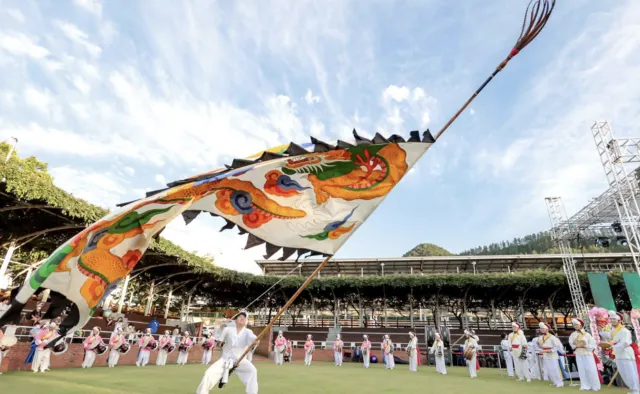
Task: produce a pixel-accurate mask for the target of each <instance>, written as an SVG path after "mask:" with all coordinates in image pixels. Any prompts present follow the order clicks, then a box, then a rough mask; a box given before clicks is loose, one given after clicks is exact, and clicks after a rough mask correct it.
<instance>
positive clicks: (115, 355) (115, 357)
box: [107, 327, 128, 368]
mask: <svg viewBox="0 0 640 394" xmlns="http://www.w3.org/2000/svg"><path fill="white" fill-rule="evenodd" d="M124 343H127V338H126V337H125V336H124V334H123V333H122V327H116V331H115V335H113V336H112V337H111V339H110V340H109V346H110V347H111V351H110V352H109V359H108V360H107V362H108V364H109V368H113V367H115V366H116V365H118V361H119V360H120V351H119V350H118V349H119V348H120V346H122V344H124ZM127 345H128V344H127Z"/></svg>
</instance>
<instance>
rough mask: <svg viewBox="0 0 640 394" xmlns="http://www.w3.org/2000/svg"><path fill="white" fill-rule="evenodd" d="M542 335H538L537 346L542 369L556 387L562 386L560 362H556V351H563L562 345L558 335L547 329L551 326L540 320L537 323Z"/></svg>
mask: <svg viewBox="0 0 640 394" xmlns="http://www.w3.org/2000/svg"><path fill="white" fill-rule="evenodd" d="M538 326H539V327H540V332H541V333H542V335H540V337H538V346H539V347H540V348H542V360H543V363H544V369H545V371H546V373H547V375H548V376H549V380H551V382H552V383H553V385H554V386H556V387H562V386H564V381H563V380H562V375H561V374H560V364H558V351H560V352H563V349H564V348H563V346H562V343H561V342H560V340H559V339H558V337H556V336H555V335H553V334H551V333H550V332H549V330H551V327H550V326H549V325H548V324H547V323H545V322H540V324H539V325H538Z"/></svg>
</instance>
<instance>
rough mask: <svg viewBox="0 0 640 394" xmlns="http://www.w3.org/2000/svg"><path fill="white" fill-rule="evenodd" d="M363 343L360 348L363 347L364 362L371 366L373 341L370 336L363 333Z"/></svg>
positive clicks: (365, 365) (365, 364) (366, 365)
mask: <svg viewBox="0 0 640 394" xmlns="http://www.w3.org/2000/svg"><path fill="white" fill-rule="evenodd" d="M362 338H363V339H364V340H363V341H362V345H360V348H361V349H362V362H363V364H364V367H365V368H369V363H370V362H371V341H369V337H368V336H367V335H363V336H362Z"/></svg>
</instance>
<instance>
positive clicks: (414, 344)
mask: <svg viewBox="0 0 640 394" xmlns="http://www.w3.org/2000/svg"><path fill="white" fill-rule="evenodd" d="M407 355H408V356H409V371H411V372H417V371H418V338H416V334H414V333H413V332H412V331H409V343H408V344H407Z"/></svg>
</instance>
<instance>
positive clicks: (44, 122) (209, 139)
mask: <svg viewBox="0 0 640 394" xmlns="http://www.w3.org/2000/svg"><path fill="white" fill-rule="evenodd" d="M527 3H528V1H526V0H522V1H519V0H518V1H516V0H503V1H498V0H496V1H492V2H486V1H480V0H469V1H464V2H450V1H435V0H434V1H429V0H420V1H418V0H415V1H410V0H406V1H393V0H385V1H382V0H379V1H378V0H370V1H364V0H353V1H330V0H323V1H306V0H296V1H266V0H260V1H244V2H236V1H211V2H207V1H204V0H202V1H181V2H174V1H153V2H151V1H124V0H122V1H109V2H100V1H97V0H74V1H69V2H64V1H48V2H47V1H37V2H36V1H7V0H4V1H2V2H1V3H0V73H1V75H2V76H3V78H0V140H4V139H6V138H8V137H10V136H15V137H17V138H19V140H20V142H19V150H20V152H21V154H23V155H31V154H33V155H36V156H38V157H39V158H41V159H42V160H45V161H47V162H49V163H50V170H51V172H52V173H53V174H54V176H55V177H56V183H57V184H58V185H59V186H61V187H63V188H65V189H66V190H69V191H71V192H73V193H74V194H75V195H77V196H79V197H82V198H85V199H87V200H89V201H91V202H93V203H96V204H99V205H102V206H105V207H113V206H114V205H115V204H116V203H118V202H123V201H128V200H130V199H134V198H138V197H141V196H142V195H143V194H144V191H145V190H153V189H157V188H159V187H161V186H162V185H163V184H164V182H165V181H172V180H176V179H180V178H184V177H186V176H189V175H193V174H196V173H199V172H203V171H206V170H209V169H212V168H215V167H218V166H220V165H221V164H224V163H229V162H230V161H231V159H232V158H233V157H243V156H247V155H249V154H252V153H255V152H256V151H259V150H261V149H264V148H267V147H269V146H274V145H277V144H280V143H285V142H288V141H290V140H294V141H307V140H308V137H309V136H310V135H313V136H315V137H317V138H320V139H327V140H333V139H336V138H339V137H343V138H345V137H348V136H349V135H350V131H351V129H353V128H354V127H355V128H357V129H358V130H359V132H360V133H361V134H363V135H368V136H372V135H373V134H374V133H375V132H376V131H380V132H382V133H383V134H386V135H388V134H392V133H403V134H407V133H408V132H409V131H410V130H414V129H424V128H426V127H429V128H431V130H432V131H434V132H435V131H437V130H438V129H439V127H440V126H442V125H443V124H444V123H445V122H446V120H447V119H448V117H449V116H451V114H453V113H454V112H455V111H456V109H457V108H458V106H459V105H461V104H462V103H463V102H464V101H465V100H466V98H467V97H468V95H469V94H471V92H473V91H474V90H475V89H476V87H477V86H478V85H479V84H480V83H481V82H482V81H483V80H484V78H486V76H487V75H488V74H489V73H491V72H492V71H493V69H494V68H495V66H496V65H497V64H498V63H499V62H500V61H501V60H502V58H503V57H504V56H505V55H506V54H507V53H508V52H509V50H510V48H511V45H512V44H513V42H515V40H516V38H517V36H518V34H519V28H520V25H521V23H522V16H523V12H524V9H525V7H526V5H527ZM634 15H635V16H637V15H640V3H639V2H637V1H633V0H629V1H616V2H593V1H586V0H584V1H580V0H572V1H559V2H558V6H557V8H556V11H555V13H554V15H553V16H552V18H551V20H550V22H549V24H548V25H547V27H546V28H545V30H544V31H543V32H542V34H541V35H540V36H539V37H538V38H537V39H536V40H535V41H534V42H533V43H532V44H531V45H530V46H529V47H527V48H526V49H525V50H524V51H523V52H522V53H521V54H520V55H518V56H517V57H516V58H515V59H514V60H513V61H512V63H511V64H510V65H509V66H508V67H507V68H506V69H505V70H504V71H503V72H502V73H501V74H500V75H499V76H498V78H496V79H495V80H494V82H492V83H491V84H490V85H489V87H488V88H487V89H485V91H484V92H483V93H482V95H481V96H480V97H479V98H478V99H477V100H476V101H475V102H474V103H473V104H472V106H471V108H472V109H470V110H468V111H466V112H465V113H464V114H463V115H462V116H461V118H460V119H459V120H458V121H457V122H456V123H455V124H454V125H453V126H452V127H451V128H450V129H449V131H447V133H446V134H445V135H444V137H443V138H442V139H441V140H440V141H438V143H437V144H436V145H435V146H434V147H433V148H432V149H430V150H429V152H428V153H427V155H426V156H425V157H424V158H423V159H422V160H421V162H420V163H419V164H418V166H417V167H416V168H415V170H414V171H412V173H411V174H410V175H409V176H407V178H405V179H404V180H403V181H402V183H401V184H400V185H399V186H398V187H397V188H396V189H395V190H394V191H393V193H392V194H391V195H390V196H389V198H387V200H386V201H385V203H384V204H382V205H381V207H380V208H379V209H378V210H377V211H376V213H375V214H374V215H373V216H372V217H371V218H370V219H369V220H368V221H367V222H366V223H365V224H364V225H363V226H362V227H361V228H360V230H359V231H358V232H357V233H356V234H355V235H354V236H353V237H352V238H351V239H350V241H349V242H348V243H347V244H346V245H345V246H344V247H343V249H342V250H341V251H340V252H339V253H338V256H340V257H392V256H400V255H402V254H403V253H404V252H406V251H407V250H409V249H411V248H412V247H413V246H415V245H416V244H418V243H421V242H433V243H436V244H439V245H441V246H443V247H445V248H447V249H449V250H451V251H454V252H459V251H461V250H463V249H466V248H469V247H473V246H476V245H480V244H485V243H489V242H493V241H500V240H503V239H509V238H513V237H516V236H521V235H525V234H527V233H530V232H535V231H541V230H544V229H547V228H548V227H549V220H548V217H547V213H546V208H545V204H544V197H545V196H550V195H551V196H556V195H559V196H562V197H563V198H564V199H565V204H566V206H567V210H568V211H569V212H575V211H576V210H577V209H579V208H581V207H582V205H584V204H585V203H586V202H587V201H588V199H589V198H592V197H595V196H597V195H598V194H600V193H601V192H602V191H604V189H605V188H606V180H605V177H604V174H603V172H602V169H601V168H600V164H599V161H598V157H597V154H596V150H595V147H594V145H593V141H592V139H591V136H590V131H589V127H590V125H591V123H592V122H593V121H594V120H596V119H598V120H605V119H606V120H610V121H611V122H612V126H613V128H614V132H615V133H616V134H617V135H618V136H636V135H637V134H638V125H639V124H640V122H639V121H640V110H639V109H638V108H640V105H639V104H640V93H639V92H640V89H639V88H640V78H638V77H637V65H638V64H640V21H638V18H637V17H634ZM219 226H220V223H219V222H216V221H215V220H213V219H201V218H199V219H198V220H197V221H195V222H194V223H192V224H191V225H190V226H189V227H185V226H184V224H183V223H181V222H180V221H177V222H176V223H174V224H172V225H171V227H170V228H169V229H168V231H167V232H166V233H165V234H166V235H167V237H169V238H170V239H173V240H175V241H177V242H178V243H180V244H181V245H182V246H184V247H185V248H186V249H188V250H191V251H197V252H199V253H210V254H213V255H214V256H215V257H216V259H217V262H218V263H219V264H221V265H223V266H226V267H231V268H236V269H240V270H249V271H253V272H255V269H256V268H255V265H254V264H252V262H251V261H252V259H254V258H256V257H259V256H260V255H261V254H262V250H257V249H258V248H256V250H250V251H246V252H243V251H241V248H242V247H243V246H244V243H245V240H244V237H238V236H236V235H235V234H233V233H228V234H225V233H222V234H221V233H218V232H217V230H218V228H219Z"/></svg>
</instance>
